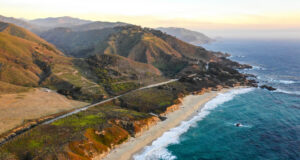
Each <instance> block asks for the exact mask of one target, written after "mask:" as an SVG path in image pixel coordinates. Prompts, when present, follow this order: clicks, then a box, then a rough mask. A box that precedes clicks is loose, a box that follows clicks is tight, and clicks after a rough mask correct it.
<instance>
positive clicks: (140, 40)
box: [41, 25, 219, 75]
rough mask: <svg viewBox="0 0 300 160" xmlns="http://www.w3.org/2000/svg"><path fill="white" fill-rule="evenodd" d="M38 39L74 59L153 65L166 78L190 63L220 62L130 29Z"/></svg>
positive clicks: (53, 33) (54, 33)
mask: <svg viewBox="0 0 300 160" xmlns="http://www.w3.org/2000/svg"><path fill="white" fill-rule="evenodd" d="M41 36H42V37H43V38H44V39H46V40H48V41H49V42H51V43H53V44H55V45H56V46H57V47H58V48H59V49H61V50H62V51H64V52H65V53H66V54H68V55H71V56H74V57H88V56H90V55H95V54H100V55H101V54H117V55H120V56H123V57H128V58H130V59H132V60H134V61H138V62H142V63H147V64H152V65H154V66H155V67H157V68H158V69H160V70H161V71H162V72H164V73H165V74H167V75H168V74H171V75H174V74H176V73H178V72H179V71H180V70H182V69H183V68H185V67H186V66H187V65H189V64H191V63H198V64H199V63H203V65H204V63H206V62H209V61H217V60H218V59H219V58H218V56H217V55H216V54H214V53H213V52H210V51H206V50H205V49H204V48H201V47H197V46H194V45H191V44H188V43H186V42H183V41H181V40H179V39H177V38H175V37H173V36H170V35H167V34H164V33H162V32H161V31H158V30H153V29H148V28H141V27H139V26H132V25H131V26H121V27H114V28H105V29H101V30H92V31H84V32H76V31H74V30H72V29H68V28H56V29H53V30H50V31H48V32H44V33H43V34H41Z"/></svg>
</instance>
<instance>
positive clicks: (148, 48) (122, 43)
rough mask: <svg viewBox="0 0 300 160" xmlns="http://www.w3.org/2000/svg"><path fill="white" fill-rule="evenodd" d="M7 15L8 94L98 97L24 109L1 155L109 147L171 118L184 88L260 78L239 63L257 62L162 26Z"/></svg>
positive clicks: (0, 52) (2, 65) (2, 49)
mask: <svg viewBox="0 0 300 160" xmlns="http://www.w3.org/2000/svg"><path fill="white" fill-rule="evenodd" d="M0 20H2V21H5V22H0V95H2V94H6V95H8V94H11V93H15V94H16V95H18V96H17V97H16V98H15V99H13V101H14V102H19V104H20V108H22V107H23V108H24V106H22V103H21V102H22V101H23V99H22V98H23V97H22V96H21V95H22V93H24V92H27V93H28V92H29V91H30V90H32V89H40V88H46V89H44V90H45V92H48V91H49V90H50V92H53V93H55V94H57V93H59V94H61V95H64V96H66V97H67V98H68V99H72V100H79V101H85V102H90V103H94V104H93V105H92V106H89V107H90V108H88V107H87V108H84V109H83V108H80V109H78V110H75V111H74V112H73V113H72V114H70V113H71V111H69V112H67V113H65V112H62V111H57V112H56V113H55V114H50V115H49V114H47V115H40V117H39V118H38V119H33V120H32V119H30V120H28V119H26V118H27V117H25V118H24V122H23V124H20V126H16V128H12V129H11V130H8V131H7V132H5V133H3V134H1V135H0V159H62V160H64V159H66V160H67V159H74V160H75V159H76V160H77V159H80V160H90V159H93V158H95V157H97V156H100V157H101V156H105V155H106V154H108V153H109V151H110V150H111V149H113V148H114V147H116V146H118V145H120V144H122V143H124V142H126V141H127V140H128V138H129V137H136V136H138V135H139V134H141V133H142V132H143V131H145V130H146V129H148V128H149V127H151V126H152V125H154V124H156V123H157V122H159V121H160V120H164V119H165V117H163V115H165V114H167V113H168V112H170V111H173V110H176V108H177V109H178V105H179V104H180V103H181V100H182V98H183V97H184V96H185V95H188V94H191V93H193V94H203V93H204V92H206V91H211V90H212V89H214V90H219V89H221V88H222V87H226V88H228V87H234V86H239V85H249V86H255V85H256V83H255V81H250V80H247V79H246V78H247V76H246V75H244V74H241V73H239V72H238V71H237V70H236V69H242V68H249V67H250V66H248V65H242V64H239V63H237V62H233V61H231V60H229V59H227V58H226V57H227V56H228V55H226V54H223V53H220V52H212V51H208V50H206V49H204V48H202V47H200V46H196V45H192V44H189V43H187V42H185V41H183V40H180V39H179V38H176V37H175V36H172V35H169V34H166V33H164V32H162V31H160V30H156V29H151V28H143V27H140V26H136V25H131V24H127V23H121V22H117V23H111V22H90V21H86V20H81V19H75V18H70V17H60V18H46V19H37V20H32V21H24V20H20V19H15V18H7V17H1V19H0ZM7 21H9V22H10V23H8V22H7ZM26 28H27V29H26ZM170 79H175V80H172V81H171V82H170ZM166 81H167V82H169V83H163V84H162V85H160V86H155V85H154V86H153V85H152V86H153V87H145V86H147V85H150V84H161V83H159V82H166ZM142 87H143V88H142ZM61 95H60V96H61ZM29 96H32V95H29ZM45 98H46V97H45ZM109 98H112V99H110V100H109ZM103 100H106V101H103ZM96 102H97V103H96ZM99 102H101V103H99ZM30 103H31V102H30ZM52 103H54V104H55V102H52ZM66 103H67V102H66ZM42 105H43V106H44V104H42ZM33 112H34V110H33ZM22 113H23V112H22ZM153 114H157V115H158V116H153ZM60 115H61V116H62V117H61V119H58V120H56V121H54V122H53V123H49V124H43V125H40V124H41V123H44V122H49V121H48V120H53V119H54V118H56V117H58V116H60ZM0 127H1V126H0ZM33 127H35V128H33ZM32 128H33V129H32ZM24 132H26V133H24ZM6 142H8V143H6Z"/></svg>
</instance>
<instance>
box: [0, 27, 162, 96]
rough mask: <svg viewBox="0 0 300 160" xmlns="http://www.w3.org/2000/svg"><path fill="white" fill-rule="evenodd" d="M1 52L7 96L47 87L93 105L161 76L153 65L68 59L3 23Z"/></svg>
mask: <svg viewBox="0 0 300 160" xmlns="http://www.w3.org/2000/svg"><path fill="white" fill-rule="evenodd" d="M86 36H89V35H86ZM0 52H1V54H0V82H2V83H3V84H5V85H2V86H1V87H0V90H1V92H2V93H8V91H7V90H8V89H7V88H15V92H17V91H26V87H27V88H28V87H47V88H50V89H53V90H57V91H58V92H59V93H61V94H64V95H67V96H69V97H71V98H74V99H80V100H87V101H93V100H99V99H103V98H105V97H109V96H110V95H118V94H121V93H124V92H127V91H129V90H132V89H135V88H137V87H139V86H141V85H144V84H146V83H150V81H154V80H156V79H159V78H160V75H161V73H160V71H159V70H158V69H156V68H155V67H153V66H152V65H149V64H143V63H139V62H135V61H133V60H131V59H128V58H125V57H121V56H113V55H107V56H96V57H90V58H86V59H80V58H79V59H78V58H71V57H66V56H64V54H63V53H62V52H60V51H59V50H57V49H56V48H55V47H54V46H53V45H52V44H50V43H48V42H46V41H45V40H43V39H42V38H40V37H38V36H37V35H35V34H33V33H32V32H30V31H28V30H26V29H23V28H21V27H18V26H15V25H13V24H8V23H2V22H1V23H0ZM107 60H109V61H107ZM104 62H105V63H104ZM147 80H148V82H147ZM23 87H25V89H24V88H23ZM11 92H13V90H12V91H11Z"/></svg>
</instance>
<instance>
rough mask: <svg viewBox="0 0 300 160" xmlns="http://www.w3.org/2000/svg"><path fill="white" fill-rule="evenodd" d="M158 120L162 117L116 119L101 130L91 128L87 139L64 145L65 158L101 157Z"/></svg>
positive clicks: (84, 159)
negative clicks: (131, 119)
mask: <svg viewBox="0 0 300 160" xmlns="http://www.w3.org/2000/svg"><path fill="white" fill-rule="evenodd" d="M158 121H160V119H159V118H158V117H155V116H152V117H149V118H146V119H141V120H135V121H125V120H120V119H114V120H111V121H110V122H109V123H110V124H111V127H108V128H105V129H103V130H101V131H98V130H95V129H92V128H89V129H87V130H86V132H85V134H84V136H85V140H82V141H73V142H70V143H69V144H68V145H67V146H65V147H64V148H65V153H67V154H65V158H66V159H74V160H77V159H83V160H89V159H93V158H95V157H97V159H101V158H103V157H105V156H106V155H107V154H108V153H109V152H110V151H111V150H112V149H114V148H116V147H118V145H120V144H122V143H124V142H126V141H127V140H128V139H129V138H130V137H138V136H140V135H141V134H142V133H143V132H145V131H147V130H148V129H149V128H151V127H152V126H154V125H155V124H156V123H157V122H158ZM65 158H63V159H65Z"/></svg>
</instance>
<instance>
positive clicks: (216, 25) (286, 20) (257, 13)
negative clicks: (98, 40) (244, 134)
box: [0, 0, 300, 38]
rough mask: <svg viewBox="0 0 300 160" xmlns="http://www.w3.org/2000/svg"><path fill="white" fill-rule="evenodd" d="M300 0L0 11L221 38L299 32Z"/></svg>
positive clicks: (10, 5)
mask: <svg viewBox="0 0 300 160" xmlns="http://www.w3.org/2000/svg"><path fill="white" fill-rule="evenodd" d="M299 8H300V1H297V0H289V1H285V2H282V1H280V0H265V1H263V2H262V1H259V0H245V1H243V2H240V1H235V0H226V1H223V0H211V1H210V2H207V1H206V2H204V1H194V0H185V1H181V0H173V1H171V0H164V1H158V0H154V1H151V3H149V2H148V3H145V2H143V3H142V2H141V1H137V0H130V1H126V2H124V1H120V0H113V1H109V2H107V1H96V0H86V1H84V2H81V1H76V0H75V1H71V0H64V1H58V0H52V1H47V2H44V1H43V2H42V1H37V0H29V1H25V2H24V1H21V0H10V1H6V2H0V10H1V12H0V15H3V16H7V17H15V18H25V19H29V20H31V19H36V18H46V17H61V16H70V17H76V18H81V19H88V20H93V21H110V22H116V21H120V22H126V23H131V24H136V25H141V26H143V27H151V28H156V27H181V28H187V29H191V30H195V31H199V32H203V33H205V34H207V35H208V36H211V37H224V38H298V37H300V10H299Z"/></svg>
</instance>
